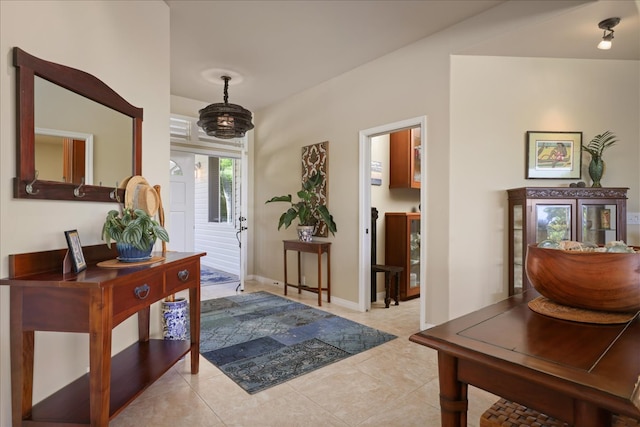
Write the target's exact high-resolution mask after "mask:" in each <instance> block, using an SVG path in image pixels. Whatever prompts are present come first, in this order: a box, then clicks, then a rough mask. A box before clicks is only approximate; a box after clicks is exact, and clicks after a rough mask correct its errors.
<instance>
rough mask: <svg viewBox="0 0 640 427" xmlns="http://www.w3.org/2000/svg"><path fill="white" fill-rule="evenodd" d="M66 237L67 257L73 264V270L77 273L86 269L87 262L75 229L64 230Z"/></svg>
mask: <svg viewBox="0 0 640 427" xmlns="http://www.w3.org/2000/svg"><path fill="white" fill-rule="evenodd" d="M64 235H65V237H66V238H67V245H68V246H69V257H70V258H71V263H72V266H73V271H74V272H75V273H79V272H81V271H83V270H86V268H87V263H86V261H85V260H84V254H83V253H82V245H81V244H80V235H79V234H78V231H77V230H69V231H65V232H64Z"/></svg>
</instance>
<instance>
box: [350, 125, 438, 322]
mask: <svg viewBox="0 0 640 427" xmlns="http://www.w3.org/2000/svg"><path fill="white" fill-rule="evenodd" d="M412 128H417V129H419V130H418V131H417V132H419V138H420V141H421V152H422V153H424V154H425V155H421V156H420V158H419V169H420V171H421V176H422V177H426V153H427V139H426V133H427V132H426V130H427V119H426V116H420V117H416V118H412V119H407V120H403V121H399V122H395V123H389V124H386V125H382V126H378V127H375V128H370V129H366V130H363V131H360V138H359V144H360V156H359V162H360V166H359V170H360V177H359V188H360V191H359V193H360V197H359V205H360V228H359V229H360V232H359V241H360V260H359V265H360V273H359V301H360V309H361V310H362V311H368V310H370V309H371V292H372V290H371V286H370V284H371V274H372V273H371V208H372V206H373V205H372V160H373V161H374V163H373V169H374V172H377V171H376V170H375V169H377V167H378V166H381V167H383V168H384V167H386V168H388V167H389V165H388V164H386V165H385V164H382V165H378V160H377V159H372V147H373V144H374V143H375V142H374V141H375V140H376V138H378V137H381V136H384V135H389V134H391V133H394V132H397V131H403V130H406V129H412ZM385 185H386V186H387V187H388V185H389V183H388V182H387V183H381V186H385ZM426 187H427V185H426V183H425V184H423V185H421V186H420V190H419V202H418V207H423V209H418V212H419V218H420V225H419V231H418V233H419V234H418V236H421V238H420V242H421V243H420V245H419V249H418V251H419V260H421V261H422V262H420V266H419V271H418V275H419V276H418V277H420V278H422V280H420V285H419V287H420V325H421V329H426V328H427V323H426V304H425V297H424V296H425V295H426V290H427V283H426V277H427V276H426V271H427V270H426V269H427V265H426V253H427V247H426V242H427V239H426V237H427V235H426V230H427V226H426V225H427V221H426V215H427V212H426V206H427V203H426V194H427V193H426Z"/></svg>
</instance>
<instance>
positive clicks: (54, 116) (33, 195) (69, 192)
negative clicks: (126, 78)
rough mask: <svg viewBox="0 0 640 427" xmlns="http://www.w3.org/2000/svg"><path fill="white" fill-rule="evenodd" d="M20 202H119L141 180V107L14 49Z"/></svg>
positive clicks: (17, 193) (74, 73)
mask: <svg viewBox="0 0 640 427" xmlns="http://www.w3.org/2000/svg"><path fill="white" fill-rule="evenodd" d="M13 65H14V66H15V67H16V106H17V116H18V120H17V137H18V146H17V154H16V178H15V179H14V185H13V194H14V197H15V198H24V199H49V200H73V201H88V202H115V201H121V200H123V198H124V189H122V188H120V189H118V188H117V187H118V186H119V184H120V183H122V182H123V181H124V180H125V179H126V178H127V177H129V176H132V175H142V108H138V107H135V106H133V105H131V104H130V103H129V102H127V101H126V100H125V99H124V98H122V97H121V96H120V95H119V94H118V93H116V92H115V91H114V90H113V89H111V88H110V87H109V86H107V85H106V84H105V83H104V82H103V81H101V80H100V79H98V78H97V77H95V76H93V75H91V74H88V73H86V72H84V71H81V70H78V69H75V68H71V67H67V66H64V65H60V64H55V63H53V62H49V61H45V60H43V59H40V58H37V57H35V56H32V55H29V54H28V53H26V52H25V51H23V50H21V49H20V48H18V47H14V48H13Z"/></svg>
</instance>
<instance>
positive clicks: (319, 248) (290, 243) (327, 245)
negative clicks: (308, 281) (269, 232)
mask: <svg viewBox="0 0 640 427" xmlns="http://www.w3.org/2000/svg"><path fill="white" fill-rule="evenodd" d="M283 242H284V294H285V295H287V287H289V286H293V287H295V288H298V293H300V292H302V289H304V290H307V291H311V292H317V293H318V305H319V306H322V291H327V302H331V242H316V241H311V242H303V241H301V240H283ZM287 251H297V252H298V284H296V285H294V284H290V283H289V282H288V281H287ZM301 252H308V253H312V254H318V287H317V288H313V287H310V286H304V285H302V283H301V276H300V253H301ZM323 253H326V254H327V287H326V288H323V287H322V254H323Z"/></svg>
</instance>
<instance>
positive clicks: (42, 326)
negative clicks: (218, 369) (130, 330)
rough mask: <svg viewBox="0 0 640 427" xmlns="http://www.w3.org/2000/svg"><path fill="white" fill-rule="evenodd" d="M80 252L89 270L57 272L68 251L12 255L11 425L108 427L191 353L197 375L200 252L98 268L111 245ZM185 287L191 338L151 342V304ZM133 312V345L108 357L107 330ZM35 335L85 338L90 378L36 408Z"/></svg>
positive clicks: (109, 253) (110, 251)
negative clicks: (52, 333) (135, 337)
mask: <svg viewBox="0 0 640 427" xmlns="http://www.w3.org/2000/svg"><path fill="white" fill-rule="evenodd" d="M83 251H84V255H85V260H86V261H87V265H88V268H87V269H86V270H85V271H82V272H80V273H77V274H74V273H67V274H63V273H62V265H63V259H64V256H65V254H66V252H67V250H66V249H64V250H62V249H61V250H53V251H46V252H34V253H28V254H19V255H10V256H9V275H10V277H9V278H6V279H2V280H0V285H8V286H10V287H11V289H10V295H11V297H10V300H11V312H10V319H11V336H10V339H11V401H12V422H13V427H18V426H61V425H73V426H81V425H90V426H93V427H98V426H100V427H102V426H104V427H107V426H108V425H109V420H110V419H111V418H113V417H115V416H116V415H117V414H118V413H119V412H120V411H121V410H122V409H123V408H124V407H125V406H127V405H128V404H129V403H131V402H132V401H133V400H134V399H135V397H136V396H138V395H139V394H140V393H142V391H143V390H144V389H146V388H147V387H148V386H149V385H151V384H152V383H153V382H154V381H155V380H157V379H158V378H159V377H160V376H162V375H163V374H164V373H165V372H166V371H167V370H169V368H170V367H171V366H173V365H174V364H175V363H176V362H177V361H178V360H180V358H182V357H183V356H185V355H186V354H188V353H191V373H192V374H197V373H198V369H199V351H200V257H202V256H203V255H205V254H204V253H179V252H169V253H167V254H166V258H165V259H164V260H161V261H159V262H157V263H154V264H149V265H144V266H135V267H130V268H124V269H105V268H100V267H97V266H96V264H97V263H98V262H99V261H104V260H108V259H112V258H115V257H116V252H115V245H113V249H109V248H107V246H106V245H104V244H102V245H95V246H87V247H85V248H83ZM154 255H159V254H154ZM185 289H189V303H190V304H189V306H190V312H189V320H190V328H191V329H190V335H191V337H190V341H187V340H185V341H180V340H176V341H171V340H163V339H150V338H149V317H150V316H149V312H150V306H151V305H152V304H153V303H154V302H156V301H159V300H161V299H163V298H165V297H166V296H168V295H171V294H174V293H176V292H179V291H182V290H185ZM136 313H137V314H138V335H139V339H138V341H137V342H136V343H134V344H133V345H131V346H130V347H128V348H126V349H125V350H123V351H122V352H120V353H119V354H117V355H115V356H113V358H112V357H111V333H112V329H113V328H115V327H116V326H117V325H118V324H120V323H122V322H123V321H124V320H126V319H127V318H129V317H130V316H132V315H133V314H136ZM35 331H59V332H79V333H88V334H89V373H88V374H86V375H84V376H82V377H80V378H79V379H77V380H75V381H73V382H71V383H70V384H69V385H67V386H65V387H63V388H62V389H60V390H59V391H57V392H55V393H54V394H52V395H51V396H49V397H47V398H46V399H44V400H42V401H40V402H38V403H37V404H36V405H33V401H32V399H33V368H34V366H33V365H34V360H33V353H34V345H35V342H34V335H35Z"/></svg>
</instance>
